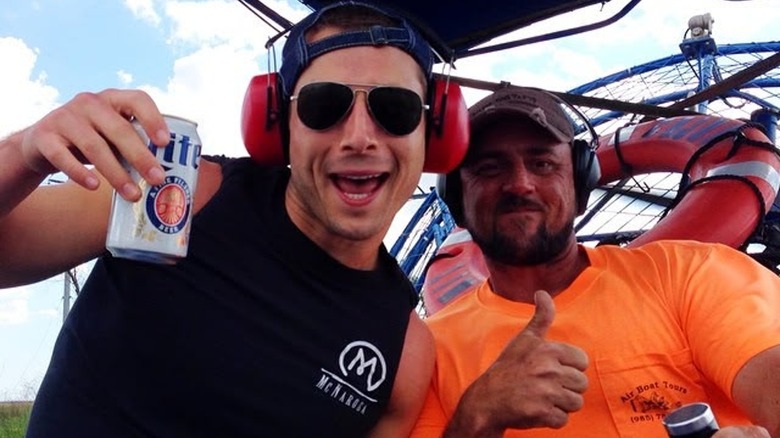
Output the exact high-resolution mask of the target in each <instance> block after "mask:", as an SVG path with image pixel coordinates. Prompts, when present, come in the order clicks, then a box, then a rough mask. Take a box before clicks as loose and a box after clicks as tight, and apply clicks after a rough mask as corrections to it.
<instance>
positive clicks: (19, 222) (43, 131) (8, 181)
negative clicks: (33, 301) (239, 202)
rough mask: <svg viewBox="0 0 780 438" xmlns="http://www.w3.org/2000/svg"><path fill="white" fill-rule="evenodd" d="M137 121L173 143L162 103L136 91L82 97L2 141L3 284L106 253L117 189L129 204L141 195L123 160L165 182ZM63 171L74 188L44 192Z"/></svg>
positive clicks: (161, 140)
mask: <svg viewBox="0 0 780 438" xmlns="http://www.w3.org/2000/svg"><path fill="white" fill-rule="evenodd" d="M131 117H134V118H135V119H137V120H138V121H139V123H140V124H141V126H143V128H144V129H145V130H146V131H147V132H149V133H151V135H150V136H151V138H153V139H155V142H158V143H160V144H167V141H168V131H167V127H166V126H165V121H164V119H163V118H162V115H161V114H160V112H159V111H158V109H157V107H156V105H155V104H154V102H153V101H152V99H151V98H150V97H149V96H148V95H147V94H146V93H144V92H141V91H133V90H106V91H103V92H100V93H81V94H79V95H78V96H76V97H75V98H73V99H72V100H71V101H70V102H68V103H66V104H65V105H63V106H62V107H60V108H58V109H55V110H54V111H52V112H50V113H49V114H47V115H46V116H45V117H44V118H43V119H41V120H40V121H38V122H37V123H35V124H34V125H32V126H30V127H29V128H27V129H25V130H23V131H21V132H18V133H16V134H13V135H11V136H10V137H8V138H6V139H4V140H2V141H0V287H8V286H14V285H19V284H23V283H29V282H33V281H36V280H40V279H43V278H46V277H47V276H50V275H52V274H55V273H57V272H60V271H62V270H65V269H68V268H70V267H72V266H75V265H76V264H78V263H81V262H84V261H86V260H89V259H90V258H91V257H94V256H95V255H97V254H99V253H100V251H102V249H103V246H104V242H105V232H106V228H105V226H106V222H107V218H108V207H109V203H110V195H111V188H112V187H113V188H116V189H117V190H118V192H119V193H121V194H122V195H123V196H124V197H125V198H127V199H129V200H136V199H138V197H139V196H140V189H139V188H138V186H137V185H135V184H134V183H133V182H132V180H131V178H130V175H129V174H128V172H127V171H126V170H125V169H124V168H123V167H122V165H121V164H120V159H119V156H120V155H121V156H122V157H123V158H124V159H126V160H127V162H128V163H130V165H132V166H133V167H135V168H136V169H139V171H140V172H141V174H142V175H144V176H145V177H146V178H147V180H148V181H149V182H150V183H152V184H156V183H159V182H161V181H162V178H163V177H164V173H163V171H162V168H161V167H160V165H159V163H157V160H156V159H155V158H154V156H153V155H152V154H151V152H150V151H149V150H148V148H147V146H146V144H144V142H143V141H142V140H141V138H140V137H139V136H138V135H137V133H136V132H135V129H134V127H133V125H132V124H131V122H130V118H131ZM84 163H90V164H92V166H89V167H88V166H85V165H84ZM58 171H62V172H64V173H65V174H66V175H67V176H68V178H69V179H70V181H71V183H69V184H63V185H61V186H58V187H46V188H38V185H39V184H40V183H41V181H42V180H43V179H44V177H45V176H46V175H48V174H51V173H55V172H58ZM158 171H159V172H158Z"/></svg>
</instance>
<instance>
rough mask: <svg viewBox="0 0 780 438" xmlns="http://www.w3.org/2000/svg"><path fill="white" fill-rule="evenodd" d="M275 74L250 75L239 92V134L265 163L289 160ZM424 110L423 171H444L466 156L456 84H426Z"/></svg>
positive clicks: (465, 115)
mask: <svg viewBox="0 0 780 438" xmlns="http://www.w3.org/2000/svg"><path fill="white" fill-rule="evenodd" d="M279 90H280V87H279V79H278V75H277V74H276V73H270V74H263V75H258V76H255V77H254V78H252V80H251V81H250V82H249V86H248V87H247V90H246V93H245V94H244V103H243V106H242V111H241V135H242V137H243V140H244V146H245V147H246V150H247V152H249V156H250V157H252V159H254V160H255V161H256V162H257V163H259V164H261V165H265V166H284V165H286V164H287V162H288V158H287V149H288V140H289V137H288V135H289V134H288V132H287V131H288V120H287V116H288V114H287V102H285V100H284V99H283V98H282V93H280V92H279ZM428 105H429V109H428V110H427V111H426V123H427V124H426V130H427V135H426V139H427V140H426V153H425V164H424V165H423V171H424V172H431V173H447V172H450V171H452V170H453V169H455V167H457V165H458V164H460V162H461V161H462V160H463V158H464V157H465V156H466V150H467V148H468V142H469V123H468V119H469V117H468V109H467V108H466V101H465V100H464V99H463V93H462V91H461V88H460V86H459V85H458V84H457V83H455V82H450V81H447V80H445V79H434V80H433V81H432V82H431V84H430V86H429V98H428Z"/></svg>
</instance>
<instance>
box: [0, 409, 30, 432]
mask: <svg viewBox="0 0 780 438" xmlns="http://www.w3.org/2000/svg"><path fill="white" fill-rule="evenodd" d="M31 409H32V402H0V438H23V437H24V433H25V431H26V430H27V422H28V421H30V410H31Z"/></svg>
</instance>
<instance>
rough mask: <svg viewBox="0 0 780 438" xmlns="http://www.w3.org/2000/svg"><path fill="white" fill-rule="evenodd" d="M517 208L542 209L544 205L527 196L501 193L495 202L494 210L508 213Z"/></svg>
mask: <svg viewBox="0 0 780 438" xmlns="http://www.w3.org/2000/svg"><path fill="white" fill-rule="evenodd" d="M517 209H533V210H544V206H543V205H542V204H540V203H539V202H536V201H535V200H533V199H530V198H528V197H525V196H519V195H516V194H511V193H506V194H503V195H502V196H501V198H499V199H498V202H497V203H496V210H497V211H498V212H499V213H508V212H512V211H515V210H517Z"/></svg>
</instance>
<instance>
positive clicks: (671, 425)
mask: <svg viewBox="0 0 780 438" xmlns="http://www.w3.org/2000/svg"><path fill="white" fill-rule="evenodd" d="M662 422H663V425H664V427H665V428H666V432H667V434H668V435H669V437H671V438H709V437H711V436H712V435H714V434H715V432H717V431H718V429H719V426H718V422H717V420H715V414H713V412H712V409H710V405H708V404H707V403H691V404H687V405H683V406H681V407H679V408H677V409H675V410H674V411H672V412H670V413H669V414H668V415H666V417H664V419H663V420H662Z"/></svg>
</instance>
